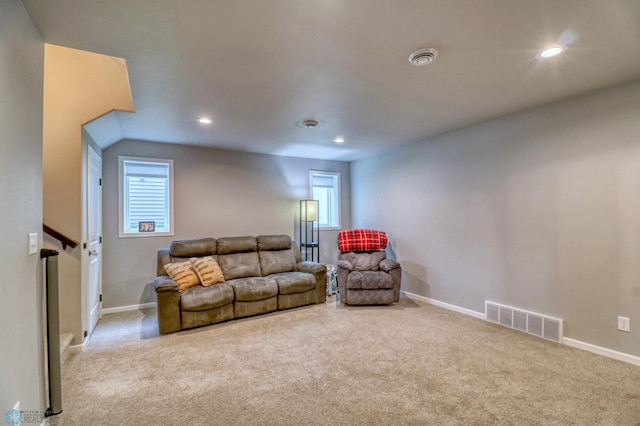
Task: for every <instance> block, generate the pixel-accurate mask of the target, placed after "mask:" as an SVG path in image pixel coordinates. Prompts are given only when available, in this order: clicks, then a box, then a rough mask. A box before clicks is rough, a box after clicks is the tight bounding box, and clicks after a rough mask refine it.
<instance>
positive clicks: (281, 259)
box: [256, 235, 296, 276]
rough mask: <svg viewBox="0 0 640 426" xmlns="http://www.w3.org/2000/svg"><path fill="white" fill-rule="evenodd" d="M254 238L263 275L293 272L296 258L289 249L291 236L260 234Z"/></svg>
mask: <svg viewBox="0 0 640 426" xmlns="http://www.w3.org/2000/svg"><path fill="white" fill-rule="evenodd" d="M256 240H257V242H258V257H259V259H260V268H261V270H262V275H263V276H267V275H271V274H278V273H282V272H295V270H296V258H295V256H294V254H293V250H291V237H289V236H288V235H261V236H258V237H257V238H256Z"/></svg>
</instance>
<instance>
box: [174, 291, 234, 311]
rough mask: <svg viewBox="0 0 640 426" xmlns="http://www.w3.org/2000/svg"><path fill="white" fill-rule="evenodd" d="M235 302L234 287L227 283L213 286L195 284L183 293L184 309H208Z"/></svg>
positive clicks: (182, 302) (182, 303)
mask: <svg viewBox="0 0 640 426" xmlns="http://www.w3.org/2000/svg"><path fill="white" fill-rule="evenodd" d="M232 302H233V288H232V287H231V286H230V285H227V284H216V285H214V286H211V287H202V286H195V287H193V288H190V289H189V290H187V291H185V292H184V293H182V295H181V305H182V310H183V311H192V312H198V311H206V310H209V309H214V308H219V307H221V306H225V305H228V304H229V303H232Z"/></svg>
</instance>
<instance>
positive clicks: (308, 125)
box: [300, 120, 320, 129]
mask: <svg viewBox="0 0 640 426" xmlns="http://www.w3.org/2000/svg"><path fill="white" fill-rule="evenodd" d="M319 124H320V123H318V121H317V120H304V121H301V122H300V127H304V128H305V129H315V128H316V127H318V125H319Z"/></svg>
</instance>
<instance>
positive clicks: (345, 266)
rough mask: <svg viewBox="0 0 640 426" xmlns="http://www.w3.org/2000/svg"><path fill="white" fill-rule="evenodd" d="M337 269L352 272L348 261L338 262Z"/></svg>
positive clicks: (351, 266)
mask: <svg viewBox="0 0 640 426" xmlns="http://www.w3.org/2000/svg"><path fill="white" fill-rule="evenodd" d="M338 268H342V269H346V270H347V271H353V265H352V264H351V262H349V261H348V260H344V259H343V260H338Z"/></svg>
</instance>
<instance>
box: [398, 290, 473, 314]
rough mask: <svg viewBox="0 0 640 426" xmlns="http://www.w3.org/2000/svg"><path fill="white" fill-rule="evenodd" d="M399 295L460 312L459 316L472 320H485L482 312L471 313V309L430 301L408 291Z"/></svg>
mask: <svg viewBox="0 0 640 426" xmlns="http://www.w3.org/2000/svg"><path fill="white" fill-rule="evenodd" d="M401 293H403V294H405V295H406V296H407V297H410V298H411V299H416V300H422V301H423V302H427V303H430V304H432V305H436V306H440V307H441V308H445V309H449V310H450V311H455V312H460V313H461V314H465V315H469V316H472V317H474V318H479V319H485V317H484V312H477V311H472V310H471V309H467V308H461V307H460V306H456V305H451V304H449V303H445V302H441V301H439V300H435V299H430V298H428V297H424V296H420V295H417V294H413V293H409V292H408V291H404V290H401Z"/></svg>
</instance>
